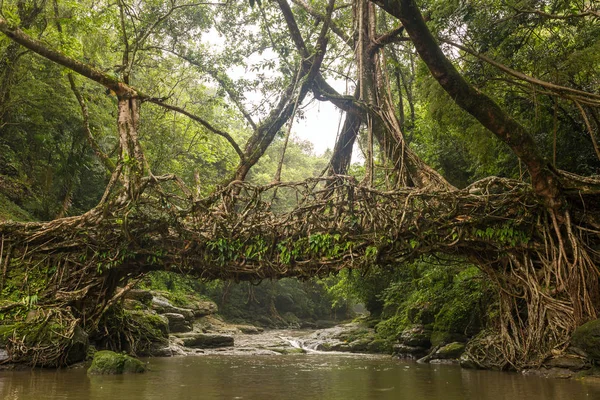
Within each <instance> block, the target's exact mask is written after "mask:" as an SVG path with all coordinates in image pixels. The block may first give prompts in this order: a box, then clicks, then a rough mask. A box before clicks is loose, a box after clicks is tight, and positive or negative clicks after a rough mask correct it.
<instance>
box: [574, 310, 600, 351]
mask: <svg viewBox="0 0 600 400" xmlns="http://www.w3.org/2000/svg"><path fill="white" fill-rule="evenodd" d="M571 344H573V346H576V347H578V348H580V349H581V350H583V351H585V352H586V353H587V355H588V356H590V357H591V358H593V359H594V360H600V319H596V320H593V321H590V322H587V323H585V324H583V325H581V326H580V327H579V328H577V329H576V330H575V332H574V333H573V337H572V339H571Z"/></svg>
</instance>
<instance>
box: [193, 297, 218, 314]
mask: <svg viewBox="0 0 600 400" xmlns="http://www.w3.org/2000/svg"><path fill="white" fill-rule="evenodd" d="M189 307H190V309H191V310H192V312H193V313H194V316H195V317H203V316H205V315H211V314H216V313H217V312H218V311H219V307H217V304H216V303H215V302H214V301H210V300H205V301H194V302H191V303H190V304H189Z"/></svg>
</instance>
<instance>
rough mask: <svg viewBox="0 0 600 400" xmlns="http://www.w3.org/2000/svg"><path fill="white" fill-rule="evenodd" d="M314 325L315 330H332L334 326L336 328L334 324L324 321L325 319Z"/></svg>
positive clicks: (333, 322)
mask: <svg viewBox="0 0 600 400" xmlns="http://www.w3.org/2000/svg"><path fill="white" fill-rule="evenodd" d="M315 325H316V328H317V329H327V328H333V327H334V326H336V322H335V321H329V320H325V319H320V320H318V321H317V322H315Z"/></svg>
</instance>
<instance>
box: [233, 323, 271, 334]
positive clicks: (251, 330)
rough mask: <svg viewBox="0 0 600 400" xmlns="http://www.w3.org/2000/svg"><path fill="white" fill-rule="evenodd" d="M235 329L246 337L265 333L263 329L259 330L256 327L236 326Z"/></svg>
mask: <svg viewBox="0 0 600 400" xmlns="http://www.w3.org/2000/svg"><path fill="white" fill-rule="evenodd" d="M235 327H236V328H237V329H239V330H240V332H242V333H243V334H246V335H256V334H259V333H261V332H264V329H263V328H259V327H256V326H254V325H236V326H235Z"/></svg>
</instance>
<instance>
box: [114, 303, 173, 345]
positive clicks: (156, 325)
mask: <svg viewBox="0 0 600 400" xmlns="http://www.w3.org/2000/svg"><path fill="white" fill-rule="evenodd" d="M125 318H129V319H131V320H132V321H134V322H135V323H136V325H137V326H138V328H139V330H140V331H141V332H140V333H142V334H144V335H145V336H146V337H149V338H156V339H161V338H168V337H169V321H168V320H167V319H166V318H165V317H163V316H160V315H157V314H153V313H151V312H148V311H144V310H125Z"/></svg>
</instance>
